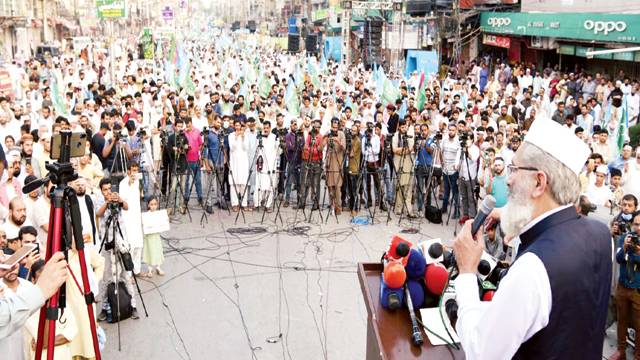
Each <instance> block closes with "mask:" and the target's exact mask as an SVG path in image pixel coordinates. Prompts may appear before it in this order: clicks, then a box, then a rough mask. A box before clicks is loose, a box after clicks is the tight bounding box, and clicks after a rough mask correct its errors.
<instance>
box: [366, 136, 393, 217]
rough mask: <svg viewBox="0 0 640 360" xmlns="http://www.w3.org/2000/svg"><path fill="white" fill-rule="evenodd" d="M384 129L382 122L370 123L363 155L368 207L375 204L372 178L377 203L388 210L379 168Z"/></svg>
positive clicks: (383, 209) (384, 209)
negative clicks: (381, 133) (372, 193)
mask: <svg viewBox="0 0 640 360" xmlns="http://www.w3.org/2000/svg"><path fill="white" fill-rule="evenodd" d="M381 130H382V125H381V124H375V127H374V124H373V123H368V124H367V130H366V132H365V137H364V139H363V141H362V156H363V161H364V162H365V164H366V167H367V168H366V179H365V184H366V191H367V204H366V208H367V209H368V208H369V207H370V206H373V200H372V199H373V198H372V197H371V180H372V179H373V184H374V185H373V186H374V187H375V189H376V204H375V206H380V209H382V211H386V210H387V207H386V206H385V204H384V200H383V199H382V188H381V184H380V174H379V173H378V168H379V164H380V137H381V136H380V132H381Z"/></svg>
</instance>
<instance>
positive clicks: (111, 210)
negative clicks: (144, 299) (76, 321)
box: [95, 178, 139, 322]
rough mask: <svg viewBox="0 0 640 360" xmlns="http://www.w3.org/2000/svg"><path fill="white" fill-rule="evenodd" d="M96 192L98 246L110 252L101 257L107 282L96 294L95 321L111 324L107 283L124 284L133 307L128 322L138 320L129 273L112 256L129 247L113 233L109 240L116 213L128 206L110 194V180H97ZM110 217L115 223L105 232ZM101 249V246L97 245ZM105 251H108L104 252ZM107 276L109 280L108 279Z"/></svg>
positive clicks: (102, 283)
mask: <svg viewBox="0 0 640 360" xmlns="http://www.w3.org/2000/svg"><path fill="white" fill-rule="evenodd" d="M100 191H101V192H102V197H103V198H102V199H97V200H96V203H95V207H96V217H98V218H99V219H100V237H101V239H102V242H103V243H104V250H105V251H110V253H109V256H105V263H104V265H105V268H104V274H106V276H107V278H106V279H103V280H105V281H102V282H101V283H100V284H101V287H102V288H101V290H100V293H101V294H102V311H101V312H100V314H99V315H98V321H105V320H107V321H108V322H111V321H112V319H113V318H112V313H111V306H109V302H108V300H107V295H108V292H107V286H108V285H109V284H110V283H112V282H113V283H116V284H117V283H118V282H120V281H122V282H124V284H125V286H126V288H127V291H128V292H129V295H131V306H132V307H133V312H132V314H131V318H133V319H138V318H139V317H138V311H137V310H136V300H135V297H134V292H133V284H132V279H131V272H129V271H125V270H124V269H123V265H122V262H119V263H116V255H115V253H114V251H118V252H120V253H123V252H128V251H129V250H130V245H129V243H128V241H127V240H126V239H124V238H122V236H121V234H120V232H119V231H118V230H117V229H116V231H115V237H116V238H115V239H114V238H113V234H114V231H113V226H116V227H117V226H118V225H119V224H120V214H119V212H120V210H121V209H122V210H128V209H129V205H128V204H127V202H126V201H124V200H123V199H122V198H120V195H119V194H118V193H117V192H116V191H111V179H109V178H104V179H102V180H100ZM112 214H113V215H114V218H113V220H112V221H115V222H116V223H113V222H112V223H111V224H110V228H109V229H107V220H109V218H110V217H111V215H112ZM100 246H101V247H103V245H102V244H101V245H100ZM107 247H108V248H107ZM108 276H111V277H110V278H109V277H108Z"/></svg>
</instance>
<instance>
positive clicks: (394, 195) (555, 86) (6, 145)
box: [0, 34, 640, 358]
mask: <svg viewBox="0 0 640 360" xmlns="http://www.w3.org/2000/svg"><path fill="white" fill-rule="evenodd" d="M224 39H227V40H226V41H223V40H224ZM177 47H178V48H179V50H178V51H177V53H179V54H177V55H176V57H177V58H178V63H177V64H172V62H171V60H164V61H159V60H158V61H148V60H137V59H138V58H139V57H138V54H137V53H136V51H137V50H136V49H134V48H133V47H131V46H130V45H126V44H125V45H122V49H121V51H119V52H117V53H116V55H114V58H112V59H110V58H108V57H105V56H104V54H101V53H97V52H95V53H94V52H92V51H91V48H89V49H88V51H83V52H82V53H80V55H77V54H76V53H73V52H65V53H63V54H62V55H60V56H59V57H49V58H48V59H47V61H46V62H45V63H40V62H38V61H36V60H34V59H32V60H29V61H27V62H26V63H18V62H15V63H14V64H12V65H11V75H12V81H13V89H12V94H11V95H10V96H5V97H1V98H0V142H1V143H2V144H1V145H2V147H1V148H0V150H2V151H0V160H1V161H0V173H1V174H2V180H1V183H0V218H2V219H3V224H2V225H1V229H2V231H1V232H0V234H2V235H0V248H1V249H2V250H3V251H4V253H5V254H11V253H13V252H15V251H17V250H18V249H19V248H20V247H21V246H23V245H24V244H28V243H37V244H39V249H40V252H39V253H33V254H31V255H30V256H29V257H28V258H27V259H26V261H25V262H24V264H22V265H21V266H20V267H19V268H17V269H15V270H14V271H12V272H11V273H9V274H7V275H5V277H4V279H3V281H2V282H1V284H2V285H3V286H2V288H3V289H4V290H3V291H2V292H1V293H0V294H2V296H4V297H9V296H11V294H12V293H17V292H19V291H20V287H21V286H22V284H23V283H24V282H27V281H37V279H38V271H39V269H41V268H42V266H43V264H44V262H43V258H44V251H43V249H46V241H47V235H48V231H49V215H50V214H49V208H50V194H49V190H50V188H51V187H52V186H53V184H51V183H48V184H47V185H46V186H44V187H43V188H41V189H37V190H34V191H32V192H31V193H29V194H26V195H23V194H22V191H21V189H22V187H23V185H24V184H27V183H30V182H31V181H33V180H35V179H37V178H40V177H43V176H45V175H47V173H48V169H47V166H46V165H47V164H48V163H51V162H52V161H55V160H53V159H54V158H55V153H56V151H57V149H55V146H58V145H57V144H56V141H55V139H56V136H58V134H59V133H60V132H61V131H66V130H70V131H72V132H80V133H83V134H86V138H87V140H88V141H87V144H86V151H85V153H84V156H81V157H78V158H74V159H72V163H73V166H74V168H75V170H76V171H77V173H78V174H79V178H78V180H75V181H74V182H73V183H72V184H71V186H72V187H73V188H74V189H75V190H76V192H77V194H78V198H79V203H80V207H81V213H82V225H83V226H82V229H83V236H84V241H85V243H86V244H88V245H90V246H88V247H87V249H88V250H87V254H88V255H87V257H88V259H87V260H88V261H87V262H88V263H89V264H90V269H89V270H90V278H91V281H92V290H93V292H94V294H99V295H98V296H97V297H96V298H97V299H98V300H100V303H101V304H100V305H99V306H100V309H102V311H101V312H100V314H99V316H98V319H99V320H101V321H104V320H108V321H111V320H112V317H113V314H112V309H111V308H110V306H109V304H108V302H107V301H104V299H105V294H106V292H105V290H104V289H105V287H106V285H107V284H108V283H109V282H113V281H115V280H116V279H121V280H123V281H124V283H125V284H126V286H127V290H128V292H129V293H130V294H132V295H133V294H134V289H133V285H132V278H131V274H132V273H133V274H135V275H137V276H148V277H150V276H154V275H164V272H163V271H162V269H161V268H160V266H161V265H162V262H163V255H162V242H161V239H160V236H159V234H144V233H143V227H142V223H141V220H140V218H141V214H142V212H143V211H155V210H157V209H161V208H167V209H170V213H171V215H172V216H180V214H179V213H180V212H182V213H184V212H185V211H187V210H188V209H189V207H190V206H191V208H192V209H195V208H202V209H203V210H207V211H209V212H211V211H212V209H213V207H216V206H217V207H218V208H220V209H229V210H232V211H234V212H239V211H243V212H251V211H258V210H260V211H265V212H272V211H274V210H276V209H280V208H281V207H282V208H288V207H292V208H295V209H296V211H298V210H300V211H307V210H310V211H311V212H313V211H315V210H322V209H331V211H332V212H333V213H334V214H335V216H339V215H341V213H342V211H343V210H347V211H348V212H349V214H350V215H351V216H358V215H369V216H375V211H379V212H380V213H384V214H385V215H387V214H389V216H390V215H391V213H395V214H396V216H401V217H407V218H411V219H413V218H419V217H424V216H425V214H427V213H433V212H435V213H439V214H441V216H442V215H446V216H448V217H450V218H452V219H458V220H459V221H460V222H461V223H462V222H464V221H465V220H467V219H470V218H473V217H475V215H476V212H477V208H478V204H479V202H480V201H481V200H482V199H483V198H484V196H486V195H487V194H491V195H493V196H494V197H495V199H496V202H497V205H496V206H497V207H503V206H505V205H506V203H507V199H508V193H509V188H508V186H507V177H508V176H509V174H510V173H512V172H514V171H526V170H528V169H526V168H522V167H518V166H517V165H516V164H513V161H512V160H513V157H514V155H515V152H516V151H517V150H518V148H519V146H520V144H521V142H522V140H523V138H524V136H525V135H526V133H527V130H528V129H529V128H530V127H531V125H532V123H534V122H535V121H536V120H537V119H540V118H550V119H552V120H553V121H555V122H557V123H559V124H561V125H562V126H566V127H568V128H569V129H570V130H571V131H573V132H574V133H575V136H576V137H578V138H580V139H582V140H583V141H584V142H585V143H586V144H588V145H589V147H590V148H591V149H592V154H591V156H590V157H589V160H588V162H587V163H586V164H584V169H583V171H582V172H581V174H580V186H581V191H582V193H583V196H582V197H581V201H580V203H578V204H576V206H577V207H578V209H579V210H580V212H581V213H582V214H584V215H588V213H589V211H591V210H592V206H597V207H604V208H608V209H610V211H611V213H612V214H617V215H616V216H615V219H614V221H613V222H612V225H613V226H612V234H613V235H614V236H615V240H616V243H617V244H616V246H617V248H618V249H622V250H621V251H622V254H620V253H619V254H618V256H617V257H616V259H617V260H618V262H619V263H620V264H621V266H620V268H621V271H620V282H619V286H618V290H616V292H615V294H616V298H617V299H619V300H618V301H617V309H618V311H617V313H618V315H619V316H618V320H620V319H622V320H623V321H619V332H621V331H625V333H626V327H627V325H628V324H627V323H625V322H624V320H625V319H631V316H630V315H629V309H630V307H631V304H635V303H636V302H637V301H639V300H640V298H638V296H640V293H639V292H637V291H631V290H629V289H638V288H640V286H638V285H637V284H638V283H637V282H634V281H632V280H633V277H635V276H637V275H636V273H635V271H634V272H633V273H630V272H629V270H628V268H629V267H628V264H630V263H631V262H635V263H638V262H640V260H637V259H640V257H639V256H640V246H639V245H638V244H637V243H634V242H632V239H631V237H630V236H629V233H631V232H632V231H636V232H637V231H638V230H640V229H638V228H637V227H638V226H639V223H638V221H640V217H638V216H637V205H638V204H637V203H638V201H637V199H638V196H640V147H638V148H634V147H633V145H632V144H631V143H630V138H629V133H628V129H629V127H631V126H634V125H635V124H637V123H638V113H639V111H640V84H639V83H638V81H636V80H630V79H629V77H627V76H625V74H624V73H622V72H620V73H619V74H615V75H611V74H591V73H588V72H586V71H583V70H577V71H575V72H573V73H568V72H562V71H560V69H557V68H550V67H547V68H540V67H536V66H535V65H534V64H522V63H517V64H507V63H506V62H504V63H503V62H500V61H495V60H494V59H490V58H481V59H477V60H475V61H473V62H471V63H470V64H469V65H468V66H466V65H465V63H461V64H460V65H458V66H455V67H452V68H450V69H447V71H446V74H444V76H442V77H436V76H435V74H432V75H429V74H422V73H418V72H413V73H411V74H409V75H408V76H407V77H403V76H401V75H399V74H395V75H394V74H393V73H390V74H389V75H387V74H386V73H385V72H384V70H382V69H380V68H373V69H368V68H365V67H364V66H363V65H362V64H359V65H357V66H349V67H346V66H344V65H341V64H337V63H334V62H332V61H327V60H325V59H324V56H320V57H319V58H307V57H304V56H302V55H299V54H287V53H285V52H282V51H279V50H274V49H272V48H270V47H265V46H261V45H259V44H257V43H256V42H255V41H251V40H250V39H249V40H248V39H240V38H238V39H234V41H230V40H229V38H228V36H227V35H224V34H222V35H220V41H218V42H214V43H213V44H212V43H210V42H209V43H207V42H204V41H186V40H185V41H182V42H178V46H177ZM170 51H176V50H175V49H174V50H171V49H165V52H170ZM165 55H166V56H165V58H166V59H170V58H171V57H170V56H169V55H167V54H166V53H165ZM635 145H636V146H637V144H635ZM193 188H195V194H194V191H193ZM194 195H195V196H194ZM194 197H195V199H194ZM195 203H197V205H194V204H195ZM112 205H113V206H112ZM120 211H121V213H122V214H121V215H120V216H119V217H117V218H116V219H117V222H119V223H120V224H121V227H122V230H123V234H124V235H123V236H122V237H120V236H116V237H117V238H118V239H117V241H116V242H117V248H118V249H121V250H122V251H124V252H127V253H130V254H131V256H132V259H133V263H134V268H133V271H132V272H129V271H124V270H123V269H121V268H119V267H118V266H113V265H114V264H115V263H116V258H115V255H114V253H113V252H108V251H104V250H103V252H99V250H100V249H101V243H102V241H103V239H104V238H105V234H106V237H107V238H108V237H109V225H108V224H107V223H108V220H109V219H110V218H111V215H112V212H120ZM634 216H635V217H634ZM634 219H635V220H634ZM631 224H632V225H631ZM487 230H488V231H487V234H486V238H485V241H486V247H487V249H488V250H489V251H490V252H491V253H492V255H494V256H496V257H497V258H501V259H502V258H504V256H505V247H504V246H503V244H502V240H501V235H500V233H501V232H500V230H499V229H497V228H495V227H493V228H491V229H487ZM636 239H637V237H636ZM74 254H75V253H74V250H73V249H71V251H70V256H69V260H68V261H69V263H70V267H71V269H73V270H74V272H76V270H78V267H79V264H78V259H77V254H76V255H75V257H74ZM625 254H629V255H630V256H626V255H625ZM143 264H145V265H143ZM623 269H627V270H625V271H623ZM78 271H79V270H78ZM67 282H68V286H67V291H68V292H69V293H71V294H72V295H71V296H69V297H68V301H69V308H70V310H71V311H67V312H65V316H66V320H68V321H62V320H61V321H59V323H60V324H59V326H60V327H59V328H58V329H57V333H59V334H60V336H62V338H61V339H60V342H59V347H60V351H65V352H68V353H69V354H71V356H80V357H83V358H92V357H93V356H94V354H93V349H92V346H91V341H90V338H89V337H88V331H85V330H86V327H87V326H88V319H87V317H86V316H87V315H86V310H84V311H83V308H82V305H83V304H84V302H83V298H82V297H81V296H80V295H81V293H80V291H79V289H78V288H77V286H75V285H74V284H73V283H72V280H67ZM132 306H133V307H134V313H133V318H137V317H138V314H137V311H136V310H135V306H136V304H135V296H134V297H133V300H132ZM34 316H35V318H34ZM638 318H639V317H638V316H634V317H633V319H634V320H633V324H638V325H640V323H637V319H638ZM35 320H37V315H33V316H32V318H31V319H30V320H29V321H28V322H27V324H26V326H25V332H24V333H20V334H17V333H16V334H14V335H13V338H11V339H6V338H5V339H2V340H0V349H2V350H5V349H6V350H7V351H12V354H16V357H12V356H9V357H8V358H22V356H23V355H20V356H19V357H18V354H19V353H20V354H24V356H25V358H26V357H27V356H28V354H29V351H32V349H33V342H32V341H33V339H34V336H35V332H34V321H35ZM619 339H622V340H620V341H624V339H625V336H622V335H620V336H619ZM56 344H58V342H57V343H56ZM619 346H620V347H621V348H622V347H623V346H624V344H623V343H622V342H621V343H620V344H619ZM9 349H10V350H9ZM23 349H24V350H23ZM56 351H58V346H57V347H56Z"/></svg>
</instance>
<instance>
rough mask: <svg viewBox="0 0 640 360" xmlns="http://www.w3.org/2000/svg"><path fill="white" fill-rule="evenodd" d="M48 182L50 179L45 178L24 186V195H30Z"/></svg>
mask: <svg viewBox="0 0 640 360" xmlns="http://www.w3.org/2000/svg"><path fill="white" fill-rule="evenodd" d="M47 181H49V177H43V178H42V179H36V180H33V181H32V182H30V183H28V184H24V186H23V187H22V193H23V194H28V193H30V192H32V191H34V190H37V189H38V188H39V187H40V186H42V185H44V184H46V182H47Z"/></svg>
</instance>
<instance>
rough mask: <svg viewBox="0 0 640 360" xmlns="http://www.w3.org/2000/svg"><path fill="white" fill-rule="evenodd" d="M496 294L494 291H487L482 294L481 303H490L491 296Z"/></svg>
mask: <svg viewBox="0 0 640 360" xmlns="http://www.w3.org/2000/svg"><path fill="white" fill-rule="evenodd" d="M495 293H496V292H495V291H494V290H487V291H485V293H484V294H482V301H491V300H493V295H494V294H495Z"/></svg>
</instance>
